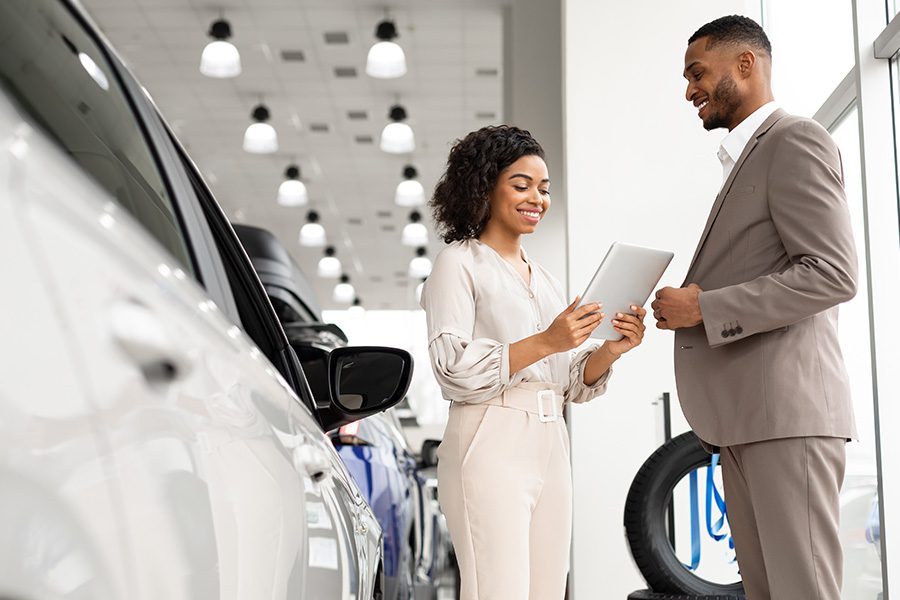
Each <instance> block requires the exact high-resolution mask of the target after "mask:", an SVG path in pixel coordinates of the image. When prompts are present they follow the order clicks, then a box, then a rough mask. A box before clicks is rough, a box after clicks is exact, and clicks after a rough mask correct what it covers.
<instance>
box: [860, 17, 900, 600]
mask: <svg viewBox="0 0 900 600" xmlns="http://www.w3.org/2000/svg"><path fill="white" fill-rule="evenodd" d="M853 20H854V24H855V30H856V33H857V35H856V52H857V56H856V60H857V65H858V67H859V68H858V69H857V90H858V93H859V96H858V102H859V127H860V149H861V156H862V167H863V169H862V173H863V199H864V207H865V214H866V218H865V223H866V254H867V259H868V263H869V273H868V278H867V280H866V281H860V285H867V286H868V288H869V290H868V291H869V302H870V310H871V314H872V319H871V337H872V375H873V380H874V381H873V392H874V397H875V408H876V421H877V423H876V428H877V431H878V438H877V439H878V461H879V472H880V473H881V481H880V484H879V485H880V494H881V500H882V503H881V516H882V522H881V535H882V553H883V554H882V558H883V560H884V562H885V564H886V565H887V576H886V580H885V592H886V593H885V596H884V597H885V599H886V600H887V598H889V597H890V596H889V592H893V594H894V597H900V469H898V468H897V460H898V457H900V436H898V435H897V434H896V432H895V429H896V427H897V424H898V423H900V403H898V402H897V399H898V398H900V369H898V364H900V338H898V327H897V316H896V315H897V303H898V298H900V250H898V249H900V230H898V216H900V215H898V198H897V187H896V186H897V163H896V155H895V153H894V147H895V140H894V128H892V127H891V126H890V124H891V123H892V122H893V119H894V114H893V110H892V93H894V90H892V89H891V78H890V65H889V62H888V61H887V60H884V59H877V58H875V53H874V50H873V44H874V42H875V39H876V38H877V37H878V35H879V34H880V33H881V32H882V30H883V29H884V27H885V25H886V24H887V23H886V21H885V11H884V3H883V2H873V1H871V0H864V1H859V0H854V2H853ZM895 125H896V123H895Z"/></svg>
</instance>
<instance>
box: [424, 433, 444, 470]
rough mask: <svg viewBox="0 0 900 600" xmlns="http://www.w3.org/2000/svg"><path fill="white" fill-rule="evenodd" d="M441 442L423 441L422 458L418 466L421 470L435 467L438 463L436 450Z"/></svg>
mask: <svg viewBox="0 0 900 600" xmlns="http://www.w3.org/2000/svg"><path fill="white" fill-rule="evenodd" d="M440 445H441V440H425V441H424V442H422V457H421V459H420V461H419V464H420V465H421V466H422V468H425V469H428V468H431V467H436V466H437V463H438V457H437V450H438V446H440Z"/></svg>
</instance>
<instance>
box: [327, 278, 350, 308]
mask: <svg viewBox="0 0 900 600" xmlns="http://www.w3.org/2000/svg"><path fill="white" fill-rule="evenodd" d="M355 297H356V290H354V289H353V286H352V285H351V284H350V278H349V277H348V276H346V275H341V282H340V283H339V284H337V285H336V286H334V291H333V292H332V294H331V299H332V300H334V301H335V302H340V303H341V304H350V303H351V302H353V298H355Z"/></svg>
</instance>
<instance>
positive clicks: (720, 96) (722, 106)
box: [703, 75, 741, 131]
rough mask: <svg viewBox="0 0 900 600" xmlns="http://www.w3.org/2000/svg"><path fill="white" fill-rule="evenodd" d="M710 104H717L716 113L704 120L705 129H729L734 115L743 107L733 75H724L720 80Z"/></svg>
mask: <svg viewBox="0 0 900 600" xmlns="http://www.w3.org/2000/svg"><path fill="white" fill-rule="evenodd" d="M710 103H711V104H715V106H716V107H718V108H717V109H716V112H714V113H713V114H711V115H709V117H707V118H706V119H704V120H703V128H704V129H706V130H707V131H712V130H713V129H718V128H720V127H725V128H727V127H728V125H729V124H730V123H731V119H732V117H734V113H735V112H737V109H738V108H740V106H741V99H740V97H739V95H738V89H737V84H736V83H735V82H734V79H732V78H731V75H724V76H722V79H720V80H719V83H718V85H716V89H714V90H713V94H712V98H710Z"/></svg>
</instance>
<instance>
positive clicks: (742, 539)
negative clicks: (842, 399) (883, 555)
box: [721, 437, 846, 600]
mask: <svg viewBox="0 0 900 600" xmlns="http://www.w3.org/2000/svg"><path fill="white" fill-rule="evenodd" d="M845 446H846V441H845V440H843V439H840V438H829V437H799V438H786V439H779V440H769V441H765V442H756V443H753V444H742V445H738V446H730V447H726V448H722V449H721V453H722V454H721V455H722V477H723V480H724V483H725V503H726V505H727V507H728V520H729V523H730V525H731V533H732V535H733V537H734V548H735V552H736V553H737V560H738V565H739V567H740V571H741V577H742V578H743V580H744V589H745V591H746V592H747V598H748V600H840V597H841V574H842V567H843V564H842V552H841V543H840V540H839V539H838V525H839V517H840V514H839V512H840V506H839V503H838V495H839V494H840V490H841V484H842V483H843V480H844V463H845V460H846V455H845Z"/></svg>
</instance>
